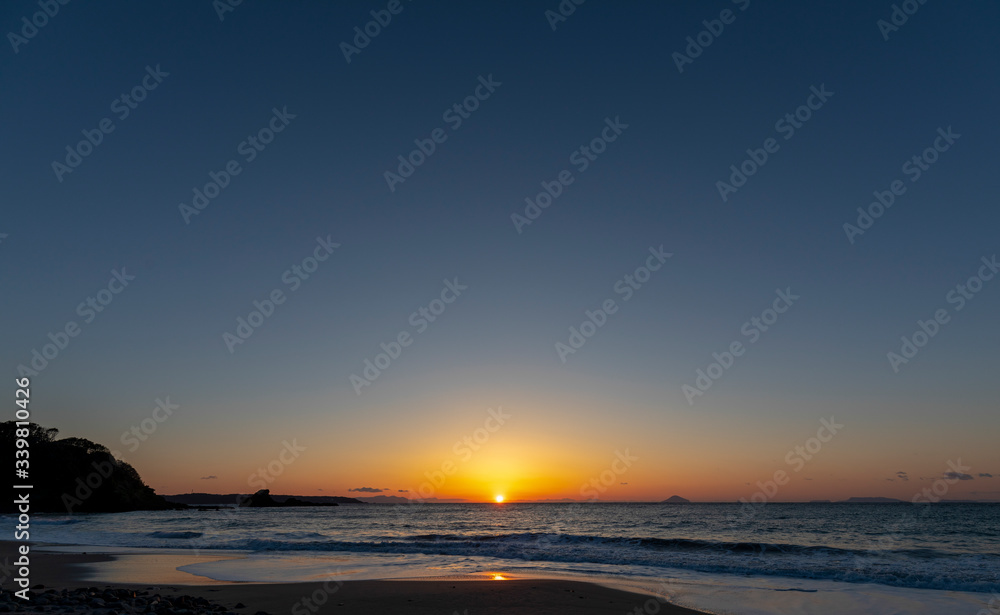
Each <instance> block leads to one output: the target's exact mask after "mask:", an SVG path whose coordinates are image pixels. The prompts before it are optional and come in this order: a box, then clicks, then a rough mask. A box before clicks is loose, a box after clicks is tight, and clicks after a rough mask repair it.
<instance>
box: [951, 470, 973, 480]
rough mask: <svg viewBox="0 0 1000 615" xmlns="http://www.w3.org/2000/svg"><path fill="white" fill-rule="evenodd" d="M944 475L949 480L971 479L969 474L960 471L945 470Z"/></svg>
mask: <svg viewBox="0 0 1000 615" xmlns="http://www.w3.org/2000/svg"><path fill="white" fill-rule="evenodd" d="M944 477H945V478H947V479H949V480H955V479H958V480H973V477H972V475H971V474H964V473H962V472H945V473H944Z"/></svg>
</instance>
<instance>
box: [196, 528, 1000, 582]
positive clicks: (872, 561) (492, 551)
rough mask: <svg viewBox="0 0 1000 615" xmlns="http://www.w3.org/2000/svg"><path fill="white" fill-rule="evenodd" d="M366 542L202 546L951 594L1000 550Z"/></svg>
mask: <svg viewBox="0 0 1000 615" xmlns="http://www.w3.org/2000/svg"><path fill="white" fill-rule="evenodd" d="M384 538H385V539H384V540H380V539H378V538H375V539H373V540H370V541H343V540H331V539H326V540H322V539H311V540H305V541H295V540H291V541H290V540H282V539H278V538H277V537H276V536H275V537H270V538H249V539H242V540H228V541H220V542H219V543H217V544H205V545H202V546H203V547H204V548H219V549H243V550H251V551H272V552H273V551H297V552H301V551H316V552H356V553H380V554H422V555H445V556H466V557H468V556H480V557H494V558H502V559H510V560H521V561H530V562H539V563H541V562H552V563H574V564H578V563H589V564H610V565H619V566H628V567H631V566H644V567H652V568H681V569H686V570H694V571H699V572H708V573H727V574H742V575H767V576H775V575H776V576H784V577H793V578H804V579H822V580H831V581H842V582H850V583H879V584H883V585H891V586H896V587H908V588H920V589H939V590H951V591H973V592H991V591H1000V575H998V573H997V570H1000V555H962V554H955V553H943V552H938V551H935V550H932V549H899V550H892V551H874V550H872V551H868V550H863V549H841V548H836V547H828V546H811V545H796V544H772V543H755V542H716V541H706V540H690V539H682V538H675V539H663V538H643V537H630V538H629V537H622V538H614V537H606V536H589V535H574V534H549V533H518V534H484V535H478V536H459V535H455V534H421V535H417V536H410V537H388V536H387V537H384Z"/></svg>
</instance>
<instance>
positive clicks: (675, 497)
mask: <svg viewBox="0 0 1000 615" xmlns="http://www.w3.org/2000/svg"><path fill="white" fill-rule="evenodd" d="M690 503H691V500H689V499H687V498H682V497H681V496H679V495H672V496H670V497H669V498H667V499H665V500H663V501H662V502H660V504H690Z"/></svg>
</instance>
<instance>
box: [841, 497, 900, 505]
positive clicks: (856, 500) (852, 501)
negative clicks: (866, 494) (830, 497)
mask: <svg viewBox="0 0 1000 615" xmlns="http://www.w3.org/2000/svg"><path fill="white" fill-rule="evenodd" d="M843 502H844V503H845V504H900V503H904V502H905V500H897V499H896V498H858V497H854V498H847V499H846V500H843Z"/></svg>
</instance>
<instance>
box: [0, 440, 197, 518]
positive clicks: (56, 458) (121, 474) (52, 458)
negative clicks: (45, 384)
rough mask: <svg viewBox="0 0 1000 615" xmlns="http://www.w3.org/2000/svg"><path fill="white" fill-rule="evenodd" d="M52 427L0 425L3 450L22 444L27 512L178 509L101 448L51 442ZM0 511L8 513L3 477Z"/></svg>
mask: <svg viewBox="0 0 1000 615" xmlns="http://www.w3.org/2000/svg"><path fill="white" fill-rule="evenodd" d="M58 434H59V430H58V429H46V428H44V427H42V426H41V425H37V424H35V423H31V424H29V425H28V426H22V427H17V425H16V424H15V423H14V421H7V422H5V423H0V443H2V444H3V450H5V451H14V450H15V449H21V448H24V445H23V444H22V446H20V447H19V446H18V440H23V441H25V442H26V443H27V450H28V452H29V457H28V459H29V461H30V465H29V468H28V480H26V481H23V482H26V483H28V484H31V485H32V486H33V488H32V489H31V491H30V502H31V504H30V505H31V512H58V513H78V512H81V513H82V512H126V511H130V510H164V509H169V508H184V505H182V504H171V503H170V502H167V501H166V500H164V499H163V498H162V497H160V496H158V495H156V493H155V492H154V491H153V490H152V489H151V488H149V487H148V486H147V485H146V484H145V483H144V482H142V478H140V477H139V473H138V472H136V471H135V468H133V467H132V466H131V465H129V464H128V463H125V462H124V461H121V460H118V459H115V457H114V455H112V454H111V452H110V451H109V450H108V448H107V447H105V446H102V445H100V444H97V443H95V442H91V441H90V440H86V439H84V438H63V439H61V440H57V439H56V436H57V435H58ZM4 482H5V485H4V487H3V489H4V490H5V491H6V494H5V496H4V497H3V499H2V500H0V512H3V513H11V512H14V504H13V502H14V496H13V491H12V483H11V482H10V481H4Z"/></svg>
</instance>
